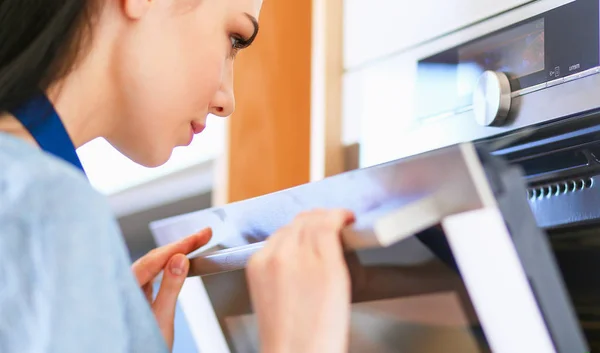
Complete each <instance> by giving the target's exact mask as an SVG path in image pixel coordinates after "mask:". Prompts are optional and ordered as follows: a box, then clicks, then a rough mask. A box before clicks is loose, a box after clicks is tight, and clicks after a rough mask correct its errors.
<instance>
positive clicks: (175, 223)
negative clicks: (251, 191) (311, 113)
mask: <svg viewBox="0 0 600 353" xmlns="http://www.w3.org/2000/svg"><path fill="white" fill-rule="evenodd" d="M474 153H475V152H474V147H473V146H472V145H471V144H461V145H455V146H450V147H447V148H444V149H440V150H436V151H431V152H428V153H424V154H422V155H419V156H414V157H410V158H406V159H402V160H397V161H394V162H389V163H386V164H383V165H379V166H375V167H371V168H366V169H360V170H355V171H352V172H348V173H344V174H341V175H337V176H334V177H331V178H327V179H324V180H322V181H318V182H314V183H310V184H306V185H302V186H298V187H295V188H291V189H288V190H284V191H280V192H277V193H273V194H270V195H266V196H262V197H258V198H254V199H250V200H245V201H241V202H237V203H232V204H229V205H226V206H224V207H216V208H212V209H208V210H203V211H199V212H194V213H191V214H187V215H181V216H178V217H174V218H171V219H167V220H162V221H158V222H154V223H152V224H151V225H150V227H151V229H152V232H153V234H154V235H155V239H156V241H157V243H159V244H166V243H170V242H171V241H175V240H178V239H180V238H181V237H184V236H186V235H189V234H193V233H195V232H197V231H198V230H200V229H203V228H205V227H211V228H212V229H213V239H212V241H211V243H210V244H209V245H208V246H207V247H206V248H203V249H200V250H199V252H202V251H203V250H206V249H207V248H210V247H211V246H215V245H221V246H224V247H237V246H243V245H247V244H250V243H256V242H260V241H262V240H264V239H266V238H267V237H268V236H269V235H270V234H272V233H273V232H275V231H276V230H277V229H279V228H280V227H282V226H284V225H286V224H288V223H289V222H291V221H292V220H293V218H294V217H295V216H296V215H297V214H299V213H300V212H302V211H306V210H310V209H314V208H342V207H343V208H345V209H349V210H352V211H353V212H354V213H355V215H356V223H355V224H354V225H353V231H354V234H361V233H364V234H367V235H369V234H370V231H371V230H372V226H373V217H374V215H377V214H378V213H379V212H383V213H385V212H388V211H394V210H397V209H399V208H403V207H404V208H405V207H407V206H408V205H411V204H413V203H414V202H416V201H417V200H422V199H424V198H426V197H433V198H435V200H436V202H437V203H436V207H438V208H439V210H438V212H439V213H440V214H442V215H443V214H449V213H454V212H460V211H465V210H470V209H474V208H477V207H481V205H482V202H484V201H483V200H488V201H489V200H490V199H492V200H493V197H491V196H490V195H488V194H485V193H482V191H481V190H476V188H475V184H474V182H475V181H474V180H473V178H474V174H472V173H473V167H472V166H470V165H468V164H469V163H470V161H469V158H473V156H474ZM442 170H443V171H444V173H440V171H442ZM486 197H487V199H486ZM491 202H493V201H491ZM406 226H410V223H409V224H407V225H406ZM413 226H414V225H413Z"/></svg>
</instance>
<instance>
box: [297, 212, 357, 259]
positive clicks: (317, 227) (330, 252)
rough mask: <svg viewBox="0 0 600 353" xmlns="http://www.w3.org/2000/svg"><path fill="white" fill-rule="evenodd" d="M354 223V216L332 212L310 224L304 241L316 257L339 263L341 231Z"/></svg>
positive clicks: (341, 253)
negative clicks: (308, 243)
mask: <svg viewBox="0 0 600 353" xmlns="http://www.w3.org/2000/svg"><path fill="white" fill-rule="evenodd" d="M353 221H354V215H353V214H352V213H351V212H349V211H346V210H333V211H330V212H327V213H325V214H323V215H322V216H321V218H320V219H318V220H315V223H314V224H311V225H310V227H311V230H310V232H308V233H309V236H308V239H307V240H306V241H308V242H310V244H311V246H312V247H313V248H314V251H315V253H316V254H317V256H319V257H321V258H324V259H327V260H331V261H336V262H340V261H341V260H342V258H343V253H344V251H343V246H342V245H343V241H342V238H341V232H342V229H343V228H344V227H345V226H347V225H349V224H350V223H352V222H353Z"/></svg>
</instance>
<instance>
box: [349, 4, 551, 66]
mask: <svg viewBox="0 0 600 353" xmlns="http://www.w3.org/2000/svg"><path fill="white" fill-rule="evenodd" d="M533 1H536V0H533ZM537 1H541V0H537ZM528 2H532V0H418V1H407V0H345V2H344V56H345V60H344V61H345V67H346V68H353V67H356V66H357V65H360V64H362V63H365V62H367V61H369V60H373V59H376V58H380V57H383V56H386V55H389V54H392V53H394V52H397V51H399V50H402V49H405V48H408V47H410V46H414V45H417V44H420V43H422V42H424V41H427V40H430V39H433V38H436V37H439V36H441V35H443V34H446V33H449V32H452V31H455V30H457V29H460V28H461V27H464V26H467V25H470V24H473V23H475V22H477V21H481V20H482V19H485V18H487V17H490V16H493V15H496V14H499V13H501V12H504V11H507V10H509V9H511V8H514V7H516V6H519V5H522V4H525V3H528Z"/></svg>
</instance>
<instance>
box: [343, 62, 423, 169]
mask: <svg viewBox="0 0 600 353" xmlns="http://www.w3.org/2000/svg"><path fill="white" fill-rule="evenodd" d="M416 69H417V67H416V60H414V59H413V58H410V57H408V56H401V57H396V58H394V59H392V60H387V61H385V62H382V63H379V65H375V66H372V67H367V68H365V69H363V70H358V71H354V72H351V73H348V74H346V77H345V80H344V111H343V114H344V125H345V126H344V130H346V131H352V132H353V134H352V135H353V136H352V137H353V138H355V139H357V140H358V141H360V143H361V156H360V159H361V161H360V164H361V166H366V165H373V164H375V163H377V162H380V161H389V160H391V159H393V158H394V156H395V153H396V151H397V149H398V148H402V141H399V140H398V138H397V137H398V135H399V132H401V131H406V130H408V129H409V126H410V124H411V123H412V121H413V118H412V117H413V116H414V113H413V112H414V106H413V104H414V101H415V99H414V92H415V90H414V82H415V79H416V73H417V70H416ZM355 134H356V135H355ZM357 135H358V136H357ZM346 137H347V138H349V137H350V136H346ZM349 140H350V139H348V140H347V141H346V143H348V142H351V141H349ZM384 141H385V142H384ZM390 142H393V143H390ZM392 145H393V146H394V147H393V148H391V147H392Z"/></svg>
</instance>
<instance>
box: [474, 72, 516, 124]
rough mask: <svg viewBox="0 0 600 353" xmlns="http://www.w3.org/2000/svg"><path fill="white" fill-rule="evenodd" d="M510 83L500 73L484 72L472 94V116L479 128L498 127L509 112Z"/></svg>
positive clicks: (504, 75)
mask: <svg viewBox="0 0 600 353" xmlns="http://www.w3.org/2000/svg"><path fill="white" fill-rule="evenodd" d="M510 102H511V91H510V82H509V81H508V77H507V76H506V74H504V73H502V72H494V71H486V72H484V73H483V74H482V75H481V77H479V80H478V81H477V85H476V86H475V91H474V93H473V114H475V120H476V121H477V123H478V124H479V125H481V126H500V125H502V124H503V123H504V121H505V120H506V117H507V116H508V112H509V111H510Z"/></svg>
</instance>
